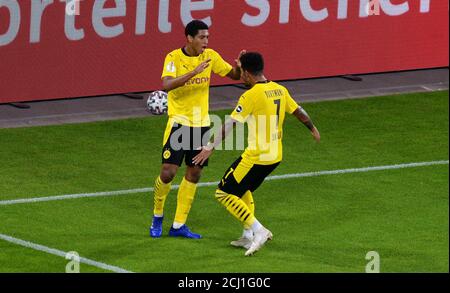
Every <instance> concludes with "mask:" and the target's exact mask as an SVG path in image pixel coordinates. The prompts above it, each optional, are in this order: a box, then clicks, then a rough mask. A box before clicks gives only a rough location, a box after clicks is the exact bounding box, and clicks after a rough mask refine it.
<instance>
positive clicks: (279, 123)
mask: <svg viewBox="0 0 450 293" xmlns="http://www.w3.org/2000/svg"><path fill="white" fill-rule="evenodd" d="M298 107H299V105H298V104H297V103H296V102H295V101H294V99H293V98H292V97H291V95H290V94H289V92H288V90H287V89H286V88H285V87H283V86H281V85H279V84H277V83H276V82H272V81H268V82H261V83H257V84H255V85H254V86H253V87H252V88H251V89H249V90H248V91H246V92H245V93H244V94H243V95H242V96H241V97H240V98H239V102H238V105H237V107H236V108H235V109H234V111H233V113H231V118H233V119H234V120H237V121H239V122H241V123H244V122H247V124H248V138H247V139H248V146H247V148H246V149H245V151H244V153H243V154H242V160H243V161H244V162H248V163H251V164H258V165H271V164H275V163H277V162H280V161H281V160H282V157H283V146H282V142H281V141H282V138H283V123H284V117H285V113H289V114H292V113H293V112H294V111H295V110H296V109H297V108H298Z"/></svg>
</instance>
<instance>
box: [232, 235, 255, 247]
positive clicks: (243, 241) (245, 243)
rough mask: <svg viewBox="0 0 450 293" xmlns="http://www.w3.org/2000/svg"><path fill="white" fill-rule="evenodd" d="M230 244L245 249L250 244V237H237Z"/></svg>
mask: <svg viewBox="0 0 450 293" xmlns="http://www.w3.org/2000/svg"><path fill="white" fill-rule="evenodd" d="M230 244H231V245H232V246H234V247H243V248H245V249H249V248H250V246H251V245H252V239H250V238H247V237H245V236H241V238H239V239H238V240H234V241H231V242H230Z"/></svg>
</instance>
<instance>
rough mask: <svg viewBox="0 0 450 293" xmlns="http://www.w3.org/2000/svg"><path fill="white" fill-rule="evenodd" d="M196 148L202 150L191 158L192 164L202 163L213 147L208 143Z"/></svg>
mask: <svg viewBox="0 0 450 293" xmlns="http://www.w3.org/2000/svg"><path fill="white" fill-rule="evenodd" d="M198 149H199V150H202V151H201V152H200V153H199V154H198V155H196V156H195V157H194V158H193V159H192V163H193V164H194V165H203V163H205V161H206V160H207V159H208V158H209V156H211V154H212V152H213V150H214V148H213V147H212V146H211V145H210V144H208V145H207V146H202V147H200V148H198Z"/></svg>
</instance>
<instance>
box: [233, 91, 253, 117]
mask: <svg viewBox="0 0 450 293" xmlns="http://www.w3.org/2000/svg"><path fill="white" fill-rule="evenodd" d="M252 112H253V103H252V101H251V99H250V97H246V96H245V94H244V95H242V96H241V97H240V98H239V102H238V104H237V106H236V108H235V109H234V110H233V112H232V113H231V115H230V116H231V118H233V119H234V120H236V121H239V122H241V123H244V122H245V121H247V119H248V116H249V115H250V114H252Z"/></svg>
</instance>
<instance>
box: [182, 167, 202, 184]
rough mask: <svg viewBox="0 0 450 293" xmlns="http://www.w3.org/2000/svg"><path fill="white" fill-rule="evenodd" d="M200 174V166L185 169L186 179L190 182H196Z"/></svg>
mask: <svg viewBox="0 0 450 293" xmlns="http://www.w3.org/2000/svg"><path fill="white" fill-rule="evenodd" d="M201 175H202V169H201V168H188V169H187V170H186V176H185V177H186V180H187V181H189V182H192V183H198V182H199V181H200V177H201Z"/></svg>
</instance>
